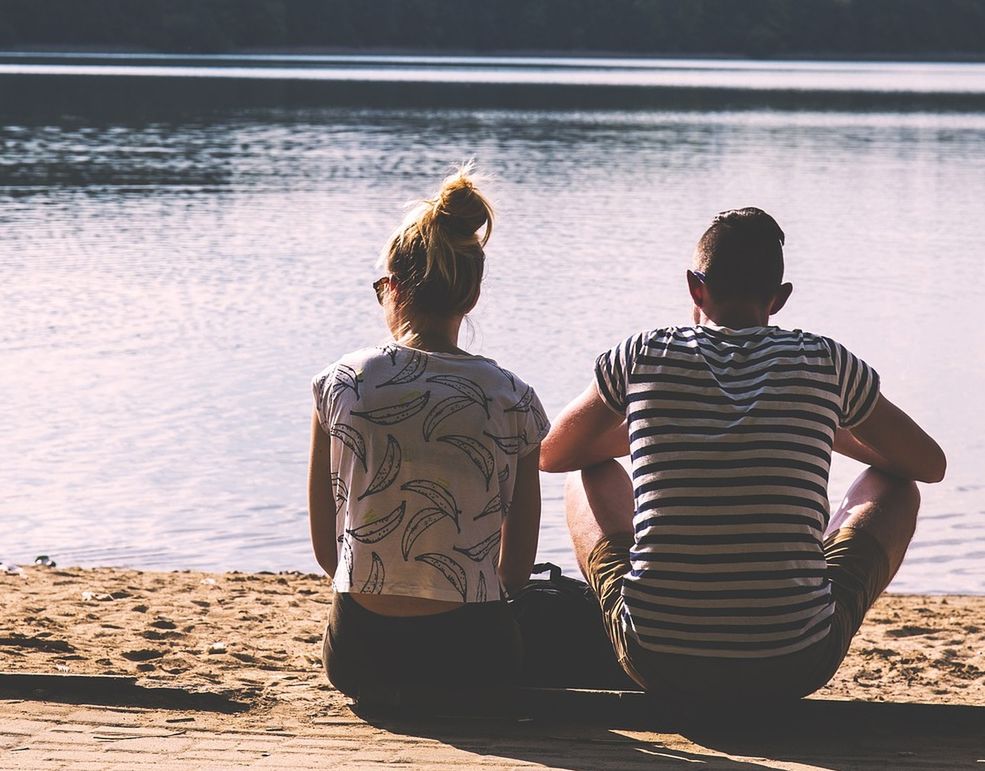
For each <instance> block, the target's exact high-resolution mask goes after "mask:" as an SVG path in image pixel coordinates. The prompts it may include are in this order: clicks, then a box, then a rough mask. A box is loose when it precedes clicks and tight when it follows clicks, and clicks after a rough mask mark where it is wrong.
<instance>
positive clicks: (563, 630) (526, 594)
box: [510, 562, 639, 690]
mask: <svg viewBox="0 0 985 771" xmlns="http://www.w3.org/2000/svg"><path fill="white" fill-rule="evenodd" d="M547 571H550V574H549V576H548V578H547V579H539V578H534V579H531V580H530V581H528V582H527V584H526V585H524V586H523V588H521V589H520V590H519V591H517V592H516V593H515V594H514V595H513V596H512V597H511V598H510V607H511V609H512V610H513V617H514V618H515V619H516V622H517V624H518V625H519V627H520V635H521V637H522V638H523V676H522V684H523V685H527V686H538V687H541V688H593V689H602V690H624V689H629V690H638V689H639V686H638V685H637V684H636V683H635V682H633V681H632V680H631V679H630V678H629V677H628V676H627V675H626V673H625V672H623V670H622V668H621V667H620V666H619V662H618V661H616V656H615V653H614V652H613V650H612V644H611V643H610V642H609V638H608V636H607V635H606V633H605V627H604V626H603V623H602V609H601V608H600V607H599V603H598V599H597V598H596V597H595V593H594V592H592V590H591V588H589V586H588V584H586V583H585V582H584V581H579V580H577V579H574V578H568V577H567V576H563V575H561V568H559V567H558V566H557V565H553V564H551V563H550V562H545V563H542V564H538V565H534V569H533V573H534V574H540V573H544V572H547Z"/></svg>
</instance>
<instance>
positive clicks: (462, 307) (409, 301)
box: [382, 161, 493, 319]
mask: <svg viewBox="0 0 985 771" xmlns="http://www.w3.org/2000/svg"><path fill="white" fill-rule="evenodd" d="M473 171H474V165H473V163H472V162H471V161H470V162H468V163H466V164H463V165H462V166H460V167H459V168H458V169H457V170H456V171H455V172H454V173H453V174H451V175H450V176H448V177H445V179H444V180H443V181H442V183H441V188H440V189H439V190H438V192H437V193H435V194H434V195H433V196H432V197H431V198H427V199H425V200H423V201H421V202H419V203H418V204H416V205H415V206H414V208H413V209H412V210H411V211H410V212H409V213H408V215H407V217H406V218H405V219H404V221H403V222H402V223H401V225H400V227H398V228H397V229H396V230H395V231H394V233H393V235H391V236H390V238H389V240H388V241H387V243H386V246H385V247H384V248H383V255H382V262H383V266H384V268H385V270H386V271H387V273H389V274H390V276H391V277H392V278H391V280H393V281H395V282H396V283H397V287H398V289H399V292H400V296H401V298H402V302H401V307H400V309H401V312H402V314H404V315H405V316H406V317H408V318H409V319H413V318H420V317H427V316H439V317H448V316H456V315H464V314H466V313H468V311H469V310H471V308H472V306H473V305H475V303H476V300H478V298H479V286H480V284H481V283H482V273H483V269H484V267H485V259H486V255H485V251H484V247H485V245H486V242H488V241H489V236H490V235H491V234H492V221H493V210H492V205H491V204H490V203H489V201H488V199H487V198H486V197H485V196H484V195H483V194H482V193H480V192H479V189H478V188H477V187H476V185H475V182H476V176H475V175H474V174H473ZM483 228H484V230H483ZM480 230H483V232H482V235H481V236H480V235H479V231H480Z"/></svg>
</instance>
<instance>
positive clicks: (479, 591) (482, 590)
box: [475, 571, 486, 602]
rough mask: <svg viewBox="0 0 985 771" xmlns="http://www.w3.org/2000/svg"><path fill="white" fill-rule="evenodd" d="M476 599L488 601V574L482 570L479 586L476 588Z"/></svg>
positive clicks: (477, 600)
mask: <svg viewBox="0 0 985 771" xmlns="http://www.w3.org/2000/svg"><path fill="white" fill-rule="evenodd" d="M475 601H476V602H485V601H486V574H485V573H484V572H482V571H479V586H478V587H477V588H476V590H475Z"/></svg>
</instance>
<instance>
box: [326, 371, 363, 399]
mask: <svg viewBox="0 0 985 771" xmlns="http://www.w3.org/2000/svg"><path fill="white" fill-rule="evenodd" d="M362 382H363V378H362V375H360V374H359V373H357V372H356V370H354V369H353V368H352V367H350V366H348V365H346V364H339V366H338V367H336V368H335V382H334V383H333V384H332V390H333V391H335V390H337V389H343V390H344V389H346V388H351V389H352V391H353V392H354V393H355V394H356V398H357V399H358V398H359V384H360V383H362Z"/></svg>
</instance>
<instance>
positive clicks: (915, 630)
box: [886, 624, 938, 637]
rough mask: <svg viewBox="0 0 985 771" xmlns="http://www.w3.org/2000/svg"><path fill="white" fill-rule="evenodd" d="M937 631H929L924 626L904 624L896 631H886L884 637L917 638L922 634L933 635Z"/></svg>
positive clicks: (929, 629)
mask: <svg viewBox="0 0 985 771" xmlns="http://www.w3.org/2000/svg"><path fill="white" fill-rule="evenodd" d="M937 631H938V630H937V629H931V628H929V627H926V626H914V625H912V624H904V625H903V626H901V627H899V628H898V629H887V630H886V637H917V636H919V635H923V634H935V633H936V632H937Z"/></svg>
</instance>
